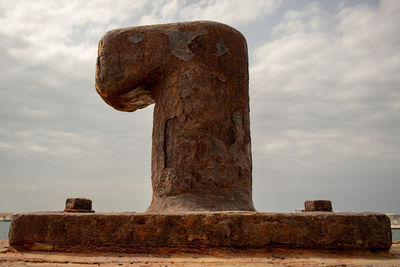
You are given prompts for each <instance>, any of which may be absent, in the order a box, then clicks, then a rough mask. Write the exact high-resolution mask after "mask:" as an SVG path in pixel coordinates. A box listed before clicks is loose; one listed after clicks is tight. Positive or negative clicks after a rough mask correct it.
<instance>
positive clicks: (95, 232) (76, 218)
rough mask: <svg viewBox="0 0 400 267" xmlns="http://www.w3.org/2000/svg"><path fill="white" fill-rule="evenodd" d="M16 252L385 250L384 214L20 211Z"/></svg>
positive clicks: (12, 235)
mask: <svg viewBox="0 0 400 267" xmlns="http://www.w3.org/2000/svg"><path fill="white" fill-rule="evenodd" d="M9 244H10V246H11V247H13V248H14V249H16V250H20V251H24V250H31V251H62V252H83V251H99V252H129V253H162V251H163V250H171V249H172V250H178V251H186V252H190V251H199V250H200V251H201V250H207V249H210V248H230V249H239V250H242V249H268V248H272V247H285V248H300V249H336V250H389V249H390V247H391V244H392V240H391V229H390V221H389V218H388V217H387V216H386V215H384V214H381V213H339V212H302V213H262V212H226V211H224V212H191V213H176V214H160V213H63V212H36V213H23V214H17V215H15V216H14V217H13V219H12V222H11V227H10V232H9Z"/></svg>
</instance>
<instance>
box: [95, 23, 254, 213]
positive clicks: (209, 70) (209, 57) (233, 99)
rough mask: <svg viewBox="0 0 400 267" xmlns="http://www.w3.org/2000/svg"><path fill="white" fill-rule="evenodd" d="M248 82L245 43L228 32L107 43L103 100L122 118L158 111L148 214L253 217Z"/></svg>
mask: <svg viewBox="0 0 400 267" xmlns="http://www.w3.org/2000/svg"><path fill="white" fill-rule="evenodd" d="M248 79H249V77H248V60H247V45H246V40H245V38H244V37H243V35H242V34H241V33H240V32H238V31H237V30H235V29H233V28H231V27H229V26H227V25H224V24H220V23H216V22H209V21H198V22H184V23H173V24H164V25H153V26H142V27H134V28H126V29H117V30H112V31H109V32H108V33H106V34H105V35H104V36H103V38H102V39H101V40H100V42H99V48H98V58H97V68H96V90H97V92H98V93H99V94H100V96H101V97H102V98H103V99H104V101H105V102H106V103H107V104H109V105H111V106H112V107H114V108H115V109H118V110H121V111H135V110H137V109H140V108H144V107H146V106H148V105H150V104H152V103H155V106H154V116H153V146H152V162H151V163H152V164H151V179H152V187H153V198H152V202H151V205H150V207H149V208H148V210H147V211H148V212H175V211H218V210H247V211H252V210H254V207H253V201H252V162H251V144H250V119H249V92H248Z"/></svg>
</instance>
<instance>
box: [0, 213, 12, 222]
mask: <svg viewBox="0 0 400 267" xmlns="http://www.w3.org/2000/svg"><path fill="white" fill-rule="evenodd" d="M13 215H14V214H13V213H0V222H10V221H11V217H12V216H13Z"/></svg>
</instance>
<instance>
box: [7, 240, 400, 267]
mask: <svg viewBox="0 0 400 267" xmlns="http://www.w3.org/2000/svg"><path fill="white" fill-rule="evenodd" d="M165 252H166V254H165V255H156V254H123V253H87V254H83V253H80V254H76V253H60V252H37V251H35V252H33V251H31V252H13V251H12V250H11V251H10V249H9V248H8V242H7V240H1V241H0V266H7V267H19V266H37V267H50V266H54V267H59V266H66V267H67V266H68V267H82V266H102V267H111V266H142V267H143V266H163V267H164V266H168V267H183V266H185V267H186V266H194V267H196V266H221V267H224V266H226V267H227V266H232V267H235V266H243V267H246V266H249V267H250V266H274V267H276V266H316V267H322V266H348V267H353V266H365V267H367V266H368V267H371V266H377V267H380V266H382V267H383V266H385V267H386V266H393V267H394V266H400V243H394V244H393V245H392V248H391V249H390V251H389V252H382V251H380V252H370V251H344V252H338V251H326V250H325V251H321V250H299V249H285V248H274V249H267V250H243V251H234V250H222V249H211V250H208V251H207V253H208V254H207V255H205V254H196V253H168V251H165Z"/></svg>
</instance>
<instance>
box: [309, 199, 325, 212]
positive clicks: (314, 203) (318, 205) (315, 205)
mask: <svg viewBox="0 0 400 267" xmlns="http://www.w3.org/2000/svg"><path fill="white" fill-rule="evenodd" d="M304 207H305V210H304V211H332V203H331V201H330V200H307V201H305V202H304Z"/></svg>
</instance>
